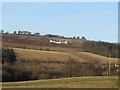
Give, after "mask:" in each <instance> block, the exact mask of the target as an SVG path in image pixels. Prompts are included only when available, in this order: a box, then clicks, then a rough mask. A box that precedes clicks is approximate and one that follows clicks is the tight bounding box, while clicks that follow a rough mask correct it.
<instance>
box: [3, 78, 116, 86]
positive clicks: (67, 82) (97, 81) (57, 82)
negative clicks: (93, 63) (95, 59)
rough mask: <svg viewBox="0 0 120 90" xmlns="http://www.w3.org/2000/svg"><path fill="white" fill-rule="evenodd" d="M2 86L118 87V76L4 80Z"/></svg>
mask: <svg viewBox="0 0 120 90" xmlns="http://www.w3.org/2000/svg"><path fill="white" fill-rule="evenodd" d="M2 86H3V88H118V77H114V76H112V77H103V76H96V77H73V78H61V79H47V80H35V81H25V82H6V83H3V84H2Z"/></svg>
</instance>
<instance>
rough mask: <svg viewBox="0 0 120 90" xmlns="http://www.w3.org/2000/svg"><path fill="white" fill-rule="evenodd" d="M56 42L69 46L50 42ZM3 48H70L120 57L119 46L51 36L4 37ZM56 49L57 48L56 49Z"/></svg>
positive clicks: (7, 35)
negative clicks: (119, 55) (63, 42)
mask: <svg viewBox="0 0 120 90" xmlns="http://www.w3.org/2000/svg"><path fill="white" fill-rule="evenodd" d="M50 40H55V41H68V42H69V44H56V43H52V42H50ZM2 41H3V46H7V47H14V48H16V47H18V48H28V49H29V48H31V49H44V47H47V48H48V49H50V48H54V50H56V48H57V47H59V48H70V49H74V50H77V51H84V52H91V53H94V54H99V55H103V56H106V57H115V58H117V57H118V45H117V44H114V43H108V42H96V41H89V40H81V39H74V38H64V37H49V36H30V35H14V34H3V35H2ZM55 47H56V48H55Z"/></svg>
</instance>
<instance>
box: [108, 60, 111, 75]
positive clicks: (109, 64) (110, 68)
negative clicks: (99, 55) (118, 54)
mask: <svg viewBox="0 0 120 90" xmlns="http://www.w3.org/2000/svg"><path fill="white" fill-rule="evenodd" d="M108 64H109V76H110V72H111V71H110V69H111V65H110V64H111V63H110V60H109V62H108Z"/></svg>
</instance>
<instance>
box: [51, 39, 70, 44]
mask: <svg viewBox="0 0 120 90" xmlns="http://www.w3.org/2000/svg"><path fill="white" fill-rule="evenodd" d="M50 42H51V43H56V44H69V42H68V41H54V40H50Z"/></svg>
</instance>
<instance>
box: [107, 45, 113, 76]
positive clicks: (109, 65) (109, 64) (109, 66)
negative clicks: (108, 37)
mask: <svg viewBox="0 0 120 90" xmlns="http://www.w3.org/2000/svg"><path fill="white" fill-rule="evenodd" d="M109 49H110V54H109V62H108V68H109V71H108V72H109V76H110V75H111V63H110V58H111V55H112V47H111V46H110V47H109Z"/></svg>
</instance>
